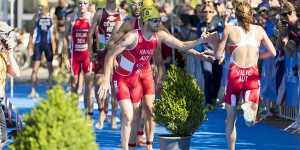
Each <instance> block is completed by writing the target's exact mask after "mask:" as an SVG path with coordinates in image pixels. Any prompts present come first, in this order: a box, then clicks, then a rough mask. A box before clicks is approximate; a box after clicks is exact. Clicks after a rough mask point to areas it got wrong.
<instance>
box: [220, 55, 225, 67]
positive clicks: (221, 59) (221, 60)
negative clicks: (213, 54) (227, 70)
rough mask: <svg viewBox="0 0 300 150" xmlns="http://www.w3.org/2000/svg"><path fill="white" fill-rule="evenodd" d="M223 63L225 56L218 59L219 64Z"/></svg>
mask: <svg viewBox="0 0 300 150" xmlns="http://www.w3.org/2000/svg"><path fill="white" fill-rule="evenodd" d="M224 64H225V57H224V56H221V57H220V59H219V65H224Z"/></svg>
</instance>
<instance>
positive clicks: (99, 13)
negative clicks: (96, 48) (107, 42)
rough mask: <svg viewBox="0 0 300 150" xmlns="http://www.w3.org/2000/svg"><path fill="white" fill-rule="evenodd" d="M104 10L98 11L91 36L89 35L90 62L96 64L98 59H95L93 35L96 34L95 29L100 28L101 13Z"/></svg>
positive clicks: (94, 18) (90, 32) (91, 29)
mask: <svg viewBox="0 0 300 150" xmlns="http://www.w3.org/2000/svg"><path fill="white" fill-rule="evenodd" d="M101 10H102V9H98V10H97V11H96V13H95V15H94V17H93V23H92V26H91V28H90V31H89V34H88V47H89V55H90V56H89V57H90V61H92V62H95V61H96V58H95V57H94V52H93V35H94V33H95V29H96V27H97V26H98V23H99V20H100V17H101V14H102V12H101Z"/></svg>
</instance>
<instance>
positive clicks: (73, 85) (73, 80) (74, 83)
mask: <svg viewBox="0 0 300 150" xmlns="http://www.w3.org/2000/svg"><path fill="white" fill-rule="evenodd" d="M77 84H78V75H71V77H70V85H71V92H72V93H77Z"/></svg>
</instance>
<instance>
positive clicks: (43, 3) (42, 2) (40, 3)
mask: <svg viewBox="0 0 300 150" xmlns="http://www.w3.org/2000/svg"><path fill="white" fill-rule="evenodd" d="M39 5H41V6H44V7H48V2H47V1H46V0H40V1H39Z"/></svg>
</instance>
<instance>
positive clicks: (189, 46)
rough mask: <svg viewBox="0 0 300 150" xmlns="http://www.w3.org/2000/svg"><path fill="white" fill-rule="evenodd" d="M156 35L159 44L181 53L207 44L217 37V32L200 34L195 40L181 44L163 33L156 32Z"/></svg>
mask: <svg viewBox="0 0 300 150" xmlns="http://www.w3.org/2000/svg"><path fill="white" fill-rule="evenodd" d="M157 34H158V39H159V40H160V41H161V42H163V43H165V44H167V45H168V46H169V47H173V48H176V49H179V50H182V51H187V50H189V49H192V48H194V47H196V46H198V45H200V44H202V43H209V42H211V41H212V40H214V39H215V38H216V37H217V36H218V34H217V32H214V33H208V34H202V36H201V37H200V38H199V39H197V40H194V41H187V42H182V41H180V40H178V39H176V38H175V37H174V36H172V35H170V34H168V33H166V32H164V31H158V32H157Z"/></svg>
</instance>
